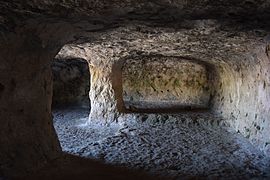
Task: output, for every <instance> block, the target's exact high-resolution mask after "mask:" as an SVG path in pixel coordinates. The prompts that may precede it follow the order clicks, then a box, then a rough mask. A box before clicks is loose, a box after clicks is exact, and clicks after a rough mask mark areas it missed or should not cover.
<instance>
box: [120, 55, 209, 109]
mask: <svg viewBox="0 0 270 180" xmlns="http://www.w3.org/2000/svg"><path fill="white" fill-rule="evenodd" d="M139 58H140V59H127V60H126V61H125V63H124V66H123V72H122V73H123V74H122V78H123V79H122V82H123V100H124V103H125V107H126V108H127V109H130V110H132V109H178V108H180V109H185V108H208V105H209V100H210V93H211V91H212V90H211V89H210V88H211V87H212V86H210V84H209V82H208V80H209V75H208V71H207V69H206V67H205V66H204V65H203V64H198V63H197V62H192V61H189V60H184V59H180V58H173V57H162V56H156V57H155V56H152V57H139Z"/></svg>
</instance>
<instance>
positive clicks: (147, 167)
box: [54, 108, 270, 179]
mask: <svg viewBox="0 0 270 180" xmlns="http://www.w3.org/2000/svg"><path fill="white" fill-rule="evenodd" d="M121 118H123V119H124V120H125V124H124V125H122V126H119V125H118V126H110V127H100V126H98V125H96V123H92V124H89V125H88V126H85V125H84V124H85V121H87V120H88V110H87V109H86V110H82V109H78V108H74V109H66V110H64V111H63V110H56V111H54V125H55V129H56V131H57V134H58V137H59V140H60V143H61V146H62V148H63V150H64V151H66V152H68V153H71V154H74V155H78V156H83V157H87V158H91V159H96V160H99V161H101V162H104V163H107V164H112V165H117V166H122V167H128V168H131V169H140V170H144V171H147V172H151V173H152V174H153V175H159V176H161V177H166V178H174V179H181V178H187V179H189V178H194V177H201V178H206V177H207V178H214V179H220V178H221V179H250V178H251V177H253V178H255V179H260V178H265V179H267V178H269V177H270V174H269V170H270V159H269V158H267V157H265V156H264V155H263V153H262V152H260V151H259V150H258V149H256V148H255V147H253V146H252V145H251V144H250V143H249V142H248V141H247V139H245V138H244V137H243V136H241V135H240V134H238V133H236V132H235V131H232V130H231V132H228V129H226V128H225V127H224V126H223V120H222V119H221V118H219V117H217V116H215V115H213V114H211V113H191V112H190V113H182V114H133V115H131V114H129V115H123V117H121Z"/></svg>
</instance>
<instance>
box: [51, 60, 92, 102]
mask: <svg viewBox="0 0 270 180" xmlns="http://www.w3.org/2000/svg"><path fill="white" fill-rule="evenodd" d="M52 72H53V102H52V103H53V106H54V107H55V106H65V105H80V106H86V107H89V106H90V101H89V89H90V73H89V67H88V63H87V62H86V61H85V60H82V59H56V60H54V61H53V62H52Z"/></svg>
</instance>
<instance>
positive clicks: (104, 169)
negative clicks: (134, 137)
mask: <svg viewBox="0 0 270 180" xmlns="http://www.w3.org/2000/svg"><path fill="white" fill-rule="evenodd" d="M15 179H18V180H19V179H22V180H23V179H25V180H26V179H27V180H28V179H73V180H75V179H96V180H102V179H114V180H119V179H122V180H127V179H131V180H132V179H134V180H135V179H145V180H155V179H165V178H161V177H156V176H151V175H149V174H147V173H145V172H143V171H139V170H130V169H127V168H124V167H119V166H112V165H105V164H103V163H102V162H99V161H95V160H91V159H86V158H82V157H78V156H74V155H70V154H65V153H63V155H62V157H59V158H58V159H56V160H54V161H52V162H49V163H48V165H47V166H45V167H43V168H41V169H40V170H38V171H37V172H36V173H33V174H31V175H29V176H25V177H22V178H15Z"/></svg>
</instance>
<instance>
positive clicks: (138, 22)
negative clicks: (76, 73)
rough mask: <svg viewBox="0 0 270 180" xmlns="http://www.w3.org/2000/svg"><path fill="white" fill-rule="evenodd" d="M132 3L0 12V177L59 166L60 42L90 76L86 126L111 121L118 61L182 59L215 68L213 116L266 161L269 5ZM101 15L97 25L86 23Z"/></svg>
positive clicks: (40, 5) (21, 6)
mask: <svg viewBox="0 0 270 180" xmlns="http://www.w3.org/2000/svg"><path fill="white" fill-rule="evenodd" d="M112 2H113V3H112ZM137 2H138V1H135V0H134V1H129V0H127V1H120V0H119V1H116V0H115V1H106V2H105V1H75V0H74V1H72V0H70V1H65V2H64V1H52V0H44V1H37V0H31V1H19V0H16V1H5V2H4V1H2V2H1V3H0V10H1V13H0V47H1V48H0V101H1V103H0V122H1V127H0V128H1V131H0V144H1V146H0V159H1V162H0V174H1V175H2V174H4V175H9V176H11V175H22V174H25V173H26V172H31V171H32V170H34V169H37V168H38V167H40V166H42V165H44V164H45V163H46V162H48V161H49V160H51V159H54V158H56V157H59V154H60V147H59V143H58V141H57V137H56V135H55V132H54V129H53V126H52V117H51V109H50V108H51V103H52V102H51V99H52V74H51V69H50V64H51V60H52V59H53V58H54V57H55V55H56V54H57V52H58V51H59V50H60V48H61V47H62V46H63V45H64V44H65V43H67V42H69V43H71V44H72V45H73V46H75V48H73V49H72V48H71V50H76V53H75V55H76V57H78V56H77V55H78V54H77V53H78V52H80V53H79V54H80V55H81V57H80V58H84V59H86V60H87V61H88V62H89V64H90V66H91V73H92V76H91V92H92V93H91V94H90V98H91V100H93V101H91V106H92V111H91V114H90V121H94V120H97V122H99V121H100V122H103V123H105V124H106V123H107V124H110V123H112V122H117V121H118V116H119V114H120V112H121V111H120V110H121V107H122V105H123V102H122V101H123V98H122V97H123V95H122V92H121V88H119V86H121V84H122V82H121V80H119V72H121V71H119V67H121V64H118V63H117V62H118V61H119V60H123V59H125V58H127V57H128V56H130V55H131V54H135V55H136V56H141V55H142V54H145V55H151V54H155V55H157V54H158V55H163V56H178V57H180V56H181V57H185V58H189V59H195V60H197V61H203V62H207V63H209V64H211V65H212V66H213V69H212V70H214V71H216V72H217V77H216V80H215V81H214V84H215V88H214V89H215V90H216V92H214V93H213V100H212V101H211V106H212V110H213V112H215V113H217V114H218V115H220V116H222V117H224V119H226V120H227V124H228V125H230V126H232V127H233V128H234V129H235V130H236V131H239V132H240V133H242V134H243V135H245V136H246V137H247V138H248V139H249V140H250V142H252V143H253V144H254V146H256V147H258V148H260V149H261V150H262V151H264V152H265V153H266V154H268V155H269V154H270V152H269V141H270V136H269V131H270V121H269V119H270V115H269V112H270V105H269V91H270V89H269V83H270V82H269V81H270V80H269V72H270V69H269V67H270V65H269V42H268V41H269V37H268V38H266V40H267V39H268V41H264V40H263V39H264V37H265V36H266V35H267V34H269V25H267V23H268V19H269V18H268V17H269V5H270V3H269V1H263V0H259V1H252V0H237V1H234V0H230V1H222V0H218V1H212V0H206V1H192V0H190V1H182V0H174V1H171V0H170V1H169V0H168V1H167V0H166V1H165V0H164V1H161V0H160V1H147V2H145V1H140V3H137ZM135 7H136V8H135ZM112 9H114V11H115V12H117V13H118V14H116V15H115V14H110V13H109V12H112ZM172 9H174V10H172ZM102 12H103V13H104V14H106V16H105V18H103V19H102V17H100V18H96V17H92V15H93V14H102ZM119 14H122V16H117V15H119ZM89 15H91V17H89ZM75 16H77V17H75ZM67 17H74V18H70V19H68V18H67ZM83 17H85V18H83ZM112 17H115V18H114V19H113V18H112ZM196 17H197V18H196ZM224 17H227V18H231V17H233V18H234V19H232V20H230V19H229V20H228V19H224ZM211 18H212V19H211ZM213 18H215V19H216V20H213ZM194 19H197V20H194ZM203 19H206V20H203ZM220 19H222V20H221V21H220ZM252 19H255V20H254V21H251V20H252ZM256 19H257V20H256ZM264 19H266V20H267V21H263V20H264ZM82 20H84V22H82ZM247 20H248V21H247ZM267 27H268V29H267ZM77 45H79V46H77ZM69 50H70V49H69ZM67 52H69V51H67ZM117 72H118V73H117ZM120 76H121V74H120ZM119 81H120V82H119Z"/></svg>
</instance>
